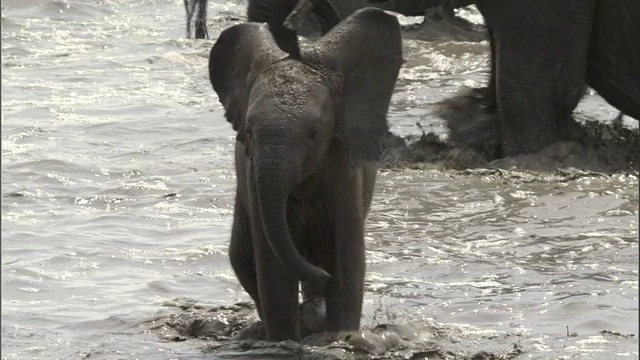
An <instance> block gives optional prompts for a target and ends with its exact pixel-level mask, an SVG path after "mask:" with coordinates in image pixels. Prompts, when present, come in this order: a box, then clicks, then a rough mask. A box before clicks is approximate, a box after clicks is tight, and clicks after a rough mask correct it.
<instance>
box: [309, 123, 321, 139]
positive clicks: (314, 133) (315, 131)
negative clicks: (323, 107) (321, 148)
mask: <svg viewBox="0 0 640 360" xmlns="http://www.w3.org/2000/svg"><path fill="white" fill-rule="evenodd" d="M319 132H320V128H318V127H315V126H314V127H312V128H311V129H310V130H309V135H308V137H309V139H310V140H315V139H316V138H317V137H318V133H319Z"/></svg>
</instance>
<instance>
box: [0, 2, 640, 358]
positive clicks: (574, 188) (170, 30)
mask: <svg viewBox="0 0 640 360" xmlns="http://www.w3.org/2000/svg"><path fill="white" fill-rule="evenodd" d="M243 12H244V4H243V3H239V4H236V3H222V2H219V3H213V4H211V5H210V8H209V14H210V16H209V22H210V34H212V37H215V36H217V34H218V33H219V32H220V30H221V29H223V28H225V27H226V26H229V25H231V24H234V23H237V22H238V21H240V20H242V18H243V17H242V14H243ZM465 17H467V18H468V19H471V20H473V21H478V18H479V16H478V14H477V13H476V12H473V11H467V12H466V13H465ZM414 20H415V19H406V18H403V19H402V21H403V22H404V23H409V22H412V21H414ZM183 28H184V19H183V7H182V2H181V1H177V0H176V1H141V2H135V3H132V2H128V1H122V0H107V1H100V2H84V3H82V4H76V3H72V2H63V1H51V0H32V1H3V3H2V356H3V358H6V359H31V358H34V359H55V358H83V357H84V358H87V357H88V358H91V359H135V358H140V359H171V358H180V359H182V358H190V359H194V358H203V359H204V358H207V359H212V358H216V357H217V355H216V351H215V346H213V345H212V344H213V343H216V342H215V341H214V339H208V340H207V339H193V338H190V337H189V336H187V335H184V334H183V333H180V331H176V328H179V327H180V326H176V325H175V324H176V322H177V323H180V322H181V321H182V324H183V325H184V324H185V323H188V322H189V321H193V319H194V318H195V317H198V316H200V317H207V316H209V315H210V314H213V312H211V311H209V310H211V309H212V308H215V307H219V306H230V305H232V304H234V303H236V302H239V301H240V302H241V301H247V300H248V296H247V295H246V294H245V293H244V292H243V290H242V288H241V287H240V286H239V284H238V282H237V281H236V280H235V277H234V275H233V273H232V271H231V269H230V267H229V264H228V259H227V255H226V246H227V242H228V238H229V230H230V224H231V211H232V200H233V189H234V173H233V171H232V167H231V165H232V164H231V149H232V141H233V133H232V130H231V128H230V126H228V124H227V123H226V122H225V121H224V119H223V112H222V109H221V106H220V105H219V103H218V102H217V99H216V97H215V95H214V93H213V91H212V89H211V88H210V85H209V83H208V79H207V72H206V64H207V57H208V52H209V50H210V48H211V46H212V44H213V40H209V41H193V40H185V39H183V38H182V37H183V35H184V34H183V33H184V29H183ZM416 34H417V35H416ZM406 35H407V36H406V38H407V39H406V41H405V57H406V59H407V64H406V66H405V67H404V68H403V70H402V71H401V77H400V79H399V81H398V85H397V90H396V93H395V95H394V99H393V104H392V108H391V112H390V115H389V119H390V122H391V124H392V130H393V131H394V132H396V133H398V134H401V135H419V134H420V129H419V128H418V127H417V126H416V125H415V124H416V122H419V123H420V124H421V126H422V127H423V128H425V130H430V131H433V132H435V133H437V134H440V135H446V130H445V128H444V125H443V123H442V122H441V121H440V120H438V119H437V118H435V117H434V116H433V115H432V114H431V113H430V104H432V103H434V102H437V101H439V100H442V99H443V98H445V97H447V96H449V95H451V94H453V93H455V92H456V91H458V90H459V89H460V88H462V87H464V86H468V87H474V86H479V85H481V84H483V83H484V81H485V75H486V60H487V53H486V50H487V44H486V43H485V42H465V41H438V42H429V41H425V40H424V39H425V38H426V39H429V38H430V37H431V38H432V39H433V38H439V39H440V40H442V39H443V38H444V39H446V38H447V36H446V31H445V32H444V35H443V33H442V32H437V33H430V32H429V31H426V32H422V33H420V32H417V33H416V32H409V33H407V34H406ZM578 112H579V113H581V114H582V115H584V116H589V117H592V118H595V119H599V120H603V121H609V120H611V119H613V118H614V117H615V116H616V115H617V111H616V110H615V109H613V108H611V107H609V106H608V105H606V103H605V102H604V101H603V100H602V99H601V98H599V97H598V96H597V95H594V94H590V95H588V96H587V97H586V99H585V101H583V103H582V104H581V105H580V108H579V109H578ZM625 123H627V124H630V125H631V126H636V124H637V123H636V122H635V121H634V120H632V119H629V118H625ZM552 175H553V176H551V175H549V176H546V175H545V176H533V175H530V174H527V173H515V175H514V173H505V172H496V171H467V172H460V171H441V170H438V169H432V170H428V169H426V170H425V169H423V170H409V169H404V170H403V169H394V170H384V171H381V172H380V176H379V181H378V185H377V193H376V197H375V200H374V203H373V209H372V211H371V215H370V217H369V221H368V224H367V259H368V271H369V272H368V275H367V280H366V289H367V291H366V298H365V309H364V314H363V328H365V329H373V328H375V327H376V326H377V325H378V324H387V326H390V327H395V328H398V329H407V328H409V329H413V330H411V331H409V332H411V333H413V334H423V335H421V336H422V338H421V339H422V340H424V339H427V340H428V341H429V342H430V343H431V345H432V346H437V347H439V348H440V349H441V350H442V352H441V353H440V354H441V355H442V354H449V355H450V356H455V354H458V355H460V354H463V355H464V354H474V353H478V352H481V351H486V352H487V353H488V354H489V355H491V354H502V355H504V356H506V357H509V356H517V353H520V352H522V355H520V356H521V357H526V358H534V359H549V358H569V359H603V358H607V359H609V358H615V359H618V358H620V359H625V358H630V359H634V358H638V350H637V349H638V340H637V339H638V338H637V333H638V305H637V303H638V178H637V172H636V173H632V174H614V175H610V176H599V175H593V176H590V175H588V174H583V175H581V176H558V175H557V174H555V173H554V174H552ZM193 304H199V305H197V306H195V307H194V305H193ZM236 310H237V309H236ZM236 310H233V309H232V310H229V309H227V310H224V311H230V312H232V313H233V312H237V311H236ZM242 314H244V315H243V316H244V317H242V316H241V319H235V320H234V319H231V320H232V321H231V322H233V321H236V324H233V323H229V324H224V323H222V325H220V329H218V330H220V331H219V332H220V334H223V335H224V334H225V333H226V332H228V331H229V328H230V327H232V326H235V325H238V324H237V323H238V322H243V321H247V319H246V318H247V317H251V316H252V314H253V313H252V312H251V311H250V310H247V311H245V312H244V313H242ZM245 315H246V316H245ZM224 316H225V317H226V319H230V316H231V315H224ZM172 324H173V325H174V326H173V327H172V326H171V325H172ZM567 327H568V329H567ZM403 331H404V332H406V330H402V331H400V330H398V332H399V333H402V332H403ZM192 335H193V334H192ZM223 335H221V336H219V340H224V339H223V338H224V336H223ZM405 335H406V334H404V335H403V336H404V337H407V336H405ZM409 338H410V339H409V340H411V336H409ZM176 340H186V341H176ZM414 340H415V339H414ZM219 343H224V341H221V342H217V344H219ZM514 344H515V345H514ZM216 346H217V345H216ZM514 346H515V348H517V349H518V351H517V352H515V353H514V352H513V351H512V350H513V349H514ZM409 347H410V346H409ZM334 350H335V349H334ZM378 350H380V349H378ZM385 350H388V349H385V348H382V351H385ZM423 350H424V348H423ZM296 351H297V350H296ZM332 351H333V350H332ZM335 351H337V350H335ZM349 351H351V350H349ZM389 351H390V352H389V353H388V356H392V355H391V354H392V351H393V349H391V350H389ZM294 352H295V351H294ZM348 353H349V352H348ZM363 354H365V355H363ZM422 354H423V355H424V356H427V355H428V354H430V353H428V352H424V351H423V352H422ZM505 354H506V355H505ZM514 354H515V355H514ZM405 355H407V354H406V353H405ZM414 355H415V354H414ZM360 356H364V357H366V356H368V355H366V351H365V352H364V353H363V352H360ZM407 356H409V357H408V358H410V355H407ZM411 356H413V355H411ZM415 356H416V357H414V358H424V357H420V356H422V355H420V354H419V353H418V355H415ZM433 356H435V355H432V357H433ZM442 356H444V355H442Z"/></svg>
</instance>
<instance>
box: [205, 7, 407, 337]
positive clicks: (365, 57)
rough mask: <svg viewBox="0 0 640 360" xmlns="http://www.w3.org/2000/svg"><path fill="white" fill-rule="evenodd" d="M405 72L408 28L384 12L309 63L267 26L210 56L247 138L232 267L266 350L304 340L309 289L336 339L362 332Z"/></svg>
mask: <svg viewBox="0 0 640 360" xmlns="http://www.w3.org/2000/svg"><path fill="white" fill-rule="evenodd" d="M401 64H402V48H401V34H400V26H399V24H398V21H397V19H396V18H395V17H394V16H391V15H387V14H386V13H384V12H383V11H381V10H377V9H373V8H367V9H362V10H360V11H358V12H356V13H354V14H353V15H352V16H350V17H349V18H347V19H345V20H344V21H343V22H341V23H340V24H339V25H337V26H336V27H335V28H334V29H333V30H332V31H331V32H329V33H328V34H326V35H325V36H324V37H323V38H321V39H320V40H318V41H317V42H315V43H314V44H313V45H312V46H310V47H309V48H308V49H305V50H303V51H302V52H301V54H300V57H296V58H294V57H291V56H289V54H287V53H284V52H282V51H281V50H280V49H279V48H278V46H277V45H276V43H275V41H274V39H273V37H272V36H271V33H270V31H269V28H268V25H266V24H258V23H245V24H240V25H236V26H232V27H230V28H228V29H226V30H224V31H223V32H222V33H221V34H220V37H219V38H218V40H217V42H216V43H215V45H214V47H213V49H212V50H211V57H210V59H209V76H210V79H211V84H212V85H213V88H214V90H215V91H216V93H217V94H218V97H219V99H220V102H221V103H222V105H224V108H225V116H226V118H227V120H228V121H229V122H230V123H231V124H232V125H233V129H234V130H236V132H237V136H236V147H235V169H236V174H237V189H236V199H235V208H234V217H233V228H232V233H231V243H230V246H229V257H230V260H231V266H232V267H233V270H234V272H235V274H236V276H237V277H238V280H239V281H240V283H241V284H242V287H243V288H244V289H245V290H246V291H247V292H248V293H249V295H251V298H252V299H253V301H254V302H255V304H256V308H257V309H258V313H259V315H260V318H261V319H262V322H263V324H264V331H265V336H266V339H267V340H273V341H281V340H287V339H291V340H295V341H299V340H300V338H301V330H300V324H299V320H298V289H299V284H300V281H302V289H303V298H304V300H305V301H307V300H309V301H310V302H314V301H316V300H317V299H324V300H325V303H326V319H323V320H324V321H325V322H324V323H323V326H325V327H326V330H328V331H341V330H357V329H358V328H359V326H360V316H361V312H362V297H363V291H364V290H363V288H364V272H365V254H364V253H365V248H364V221H365V217H366V215H367V212H368V210H369V206H370V204H371V197H372V195H373V188H374V183H375V177H376V170H377V160H378V159H379V156H380V153H381V146H380V142H381V139H382V136H383V135H384V134H385V132H386V131H387V129H388V127H387V122H386V114H387V110H388V108H389V102H390V100H391V94H392V92H393V88H394V85H395V82H396V79H397V77H398V72H399V70H400V66H401ZM303 335H304V333H303Z"/></svg>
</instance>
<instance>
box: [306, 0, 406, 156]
mask: <svg viewBox="0 0 640 360" xmlns="http://www.w3.org/2000/svg"><path fill="white" fill-rule="evenodd" d="M308 55H309V60H310V61H312V62H313V61H320V62H321V63H322V65H323V66H324V67H326V68H329V69H332V70H335V71H337V72H338V73H340V75H341V76H342V93H341V94H340V95H341V102H342V104H341V112H339V115H340V117H341V120H340V125H341V127H342V131H343V134H344V136H345V141H346V144H347V146H348V151H349V160H350V161H351V163H352V165H354V166H359V165H361V164H362V163H363V162H369V161H378V160H379V159H380V156H381V154H382V146H381V141H382V138H383V136H384V135H385V133H386V132H387V131H388V129H389V127H388V125H387V111H388V110H389V103H390V101H391V95H392V94H393V89H394V87H395V83H396V80H397V78H398V73H399V71H400V67H401V66H402V63H403V60H402V35H401V32H400V24H399V23H398V19H397V18H396V17H395V16H392V15H389V14H387V13H385V12H384V11H382V10H379V9H374V8H365V9H361V10H358V11H356V12H355V13H353V14H352V15H351V16H349V17H348V18H346V19H345V20H343V21H342V22H341V23H340V24H338V25H337V26H336V27H334V28H333V29H332V30H331V31H330V32H329V33H328V34H327V35H325V36H324V37H323V38H322V39H320V40H319V41H318V42H316V44H315V45H314V46H313V48H312V49H311V50H310V51H309V52H308Z"/></svg>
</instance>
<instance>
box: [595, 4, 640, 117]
mask: <svg viewBox="0 0 640 360" xmlns="http://www.w3.org/2000/svg"><path fill="white" fill-rule="evenodd" d="M638 19H640V2H638V1H636V0H617V1H612V2H608V1H599V2H598V5H597V8H596V15H595V20H594V25H593V35H592V37H591V39H592V40H591V47H590V51H589V63H588V67H587V83H588V84H589V85H590V86H592V87H593V88H594V89H595V90H596V91H597V92H598V93H599V94H600V95H601V96H602V97H603V98H605V100H607V101H608V102H609V104H611V105H613V106H615V107H616V108H618V110H621V111H622V112H623V113H625V114H627V115H629V116H632V117H634V118H636V119H637V120H640V47H638V39H640V26H638Z"/></svg>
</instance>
